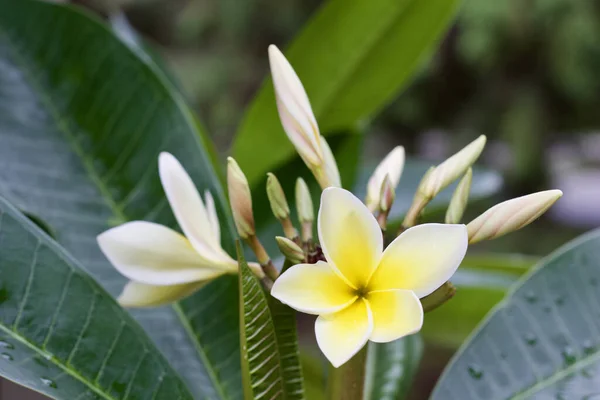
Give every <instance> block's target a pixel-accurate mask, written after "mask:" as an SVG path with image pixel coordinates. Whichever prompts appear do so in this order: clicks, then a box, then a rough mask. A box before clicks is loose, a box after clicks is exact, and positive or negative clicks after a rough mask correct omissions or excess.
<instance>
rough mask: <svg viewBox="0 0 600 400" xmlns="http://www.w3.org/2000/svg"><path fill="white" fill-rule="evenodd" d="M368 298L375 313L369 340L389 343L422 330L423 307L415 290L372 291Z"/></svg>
mask: <svg viewBox="0 0 600 400" xmlns="http://www.w3.org/2000/svg"><path fill="white" fill-rule="evenodd" d="M367 300H368V302H369V306H370V307H371V312H372V313H373V333H372V334H371V337H370V338H369V340H371V341H373V342H378V343H387V342H391V341H392V340H396V339H400V338H401V337H402V336H406V335H411V334H413V333H416V332H418V331H419V330H421V327H422V326H423V307H422V306H421V302H420V301H419V298H418V297H417V296H416V295H415V293H414V292H411V291H410V290H386V291H382V292H370V293H369V294H368V295H367Z"/></svg>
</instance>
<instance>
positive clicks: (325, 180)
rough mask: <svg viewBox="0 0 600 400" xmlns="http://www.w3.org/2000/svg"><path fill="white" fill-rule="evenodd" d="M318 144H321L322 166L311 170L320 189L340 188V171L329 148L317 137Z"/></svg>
mask: <svg viewBox="0 0 600 400" xmlns="http://www.w3.org/2000/svg"><path fill="white" fill-rule="evenodd" d="M319 143H320V144H321V150H322V151H323V166H322V167H320V168H316V169H313V173H314V175H315V178H316V179H317V181H318V182H319V185H321V188H322V189H325V188H328V187H330V186H333V187H341V186H342V181H341V179H340V171H339V169H338V166H337V162H336V161H335V157H334V156H333V152H332V151H331V147H329V144H327V141H326V140H325V138H324V137H323V136H320V137H319Z"/></svg>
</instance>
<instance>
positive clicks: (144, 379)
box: [0, 197, 192, 400]
mask: <svg viewBox="0 0 600 400" xmlns="http://www.w3.org/2000/svg"><path fill="white" fill-rule="evenodd" d="M0 284H1V289H0V347H1V350H0V351H1V352H2V353H1V357H0V373H1V374H2V375H3V376H5V377H7V378H9V379H11V380H13V381H15V382H17V383H19V384H21V385H24V386H28V387H30V388H32V389H34V390H36V391H38V392H41V393H44V394H46V395H48V396H50V397H52V398H57V399H65V400H71V399H124V398H138V399H150V398H153V399H165V400H171V399H191V398H192V396H191V394H190V393H189V392H188V390H187V389H186V388H185V385H184V384H183V382H182V381H181V379H180V378H179V376H178V375H177V374H176V373H175V372H174V371H173V369H172V368H171V367H170V365H169V364H168V362H167V361H166V360H165V359H164V357H162V356H161V355H160V353H159V352H158V351H157V349H156V348H155V347H154V344H153V343H152V342H151V341H150V339H149V338H148V337H147V336H146V334H145V333H144V332H143V330H142V329H141V328H140V326H139V325H138V324H137V323H136V322H135V321H134V320H133V318H131V317H130V316H129V315H128V314H127V313H126V312H125V311H124V310H123V309H122V308H121V307H119V305H118V304H117V303H116V302H115V301H114V300H113V299H112V298H111V297H110V295H109V294H108V293H107V292H106V291H104V289H102V288H101V287H100V285H98V284H97V283H96V282H95V281H94V280H93V279H91V278H90V277H89V276H88V275H87V273H85V272H84V271H83V270H82V268H81V267H80V265H79V264H78V262H77V261H76V260H75V259H74V258H73V257H71V255H70V254H68V253H67V252H66V251H65V250H64V249H63V248H62V247H60V246H59V245H58V244H57V243H56V242H55V241H53V240H52V239H51V238H49V237H48V236H47V235H46V234H45V233H44V232H42V231H41V230H40V229H39V228H38V227H37V226H35V225H34V223H33V222H31V221H29V219H28V218H27V217H25V216H24V215H22V214H21V213H20V212H19V211H18V210H17V209H16V208H14V207H13V206H11V205H10V204H9V203H8V202H7V201H6V200H5V199H4V198H2V197H0Z"/></svg>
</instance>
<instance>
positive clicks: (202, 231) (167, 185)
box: [158, 153, 229, 263]
mask: <svg viewBox="0 0 600 400" xmlns="http://www.w3.org/2000/svg"><path fill="white" fill-rule="evenodd" d="M158 165H159V173H160V180H161V182H162V185H163V188H164V190H165V194H166V195H167V199H168V200H169V204H170V205H171V209H172V210H173V214H175V218H177V222H178V223H179V226H180V227H181V229H182V230H183V233H184V234H185V236H187V238H188V239H189V240H190V242H191V243H192V245H193V246H194V248H195V249H196V250H197V251H198V253H200V255H202V257H204V258H206V259H207V260H210V261H213V262H215V263H219V262H224V261H227V259H228V258H229V256H228V255H227V254H226V253H225V252H224V251H223V249H222V248H221V246H220V244H219V240H218V238H217V237H216V236H215V234H214V232H213V229H212V225H211V221H210V219H209V216H208V211H207V210H206V207H205V206H204V203H203V202H202V198H201V197H200V194H199V193H198V190H197V189H196V186H194V182H192V179H191V178H190V176H189V175H188V174H187V172H186V171H185V169H184V168H183V166H182V165H181V164H180V163H179V161H177V159H176V158H175V157H173V156H172V155H171V154H169V153H161V154H160V156H159V159H158Z"/></svg>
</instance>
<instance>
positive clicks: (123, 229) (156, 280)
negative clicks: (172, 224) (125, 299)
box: [98, 221, 234, 285]
mask: <svg viewBox="0 0 600 400" xmlns="http://www.w3.org/2000/svg"><path fill="white" fill-rule="evenodd" d="M98 244H99V245H100V249H102V252H103V253H104V254H105V255H106V257H107V258H108V260H109V261H110V262H111V263H112V264H113V265H114V267H115V268H116V269H117V270H118V271H119V272H120V273H121V274H123V275H124V276H126V277H127V278H129V279H132V280H135V281H138V282H142V283H148V284H151V285H174V284H180V283H189V282H196V281H199V280H205V279H209V278H214V277H216V276H219V275H222V274H224V273H226V272H228V271H227V270H225V269H223V268H221V267H219V266H215V265H211V264H207V263H205V262H203V260H202V259H201V258H200V257H199V256H198V253H197V252H196V251H195V250H194V248H193V247H192V246H191V244H190V243H189V242H188V241H187V239H186V238H185V237H183V236H182V235H180V234H179V233H177V232H175V231H174V230H172V229H169V228H167V227H165V226H162V225H158V224H154V223H152V222H143V221H135V222H129V223H126V224H123V225H120V226H118V227H116V228H112V229H109V230H108V231H106V232H104V233H102V234H100V235H99V236H98ZM230 268H231V269H232V270H233V268H234V267H233V265H232V266H231V267H230Z"/></svg>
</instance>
